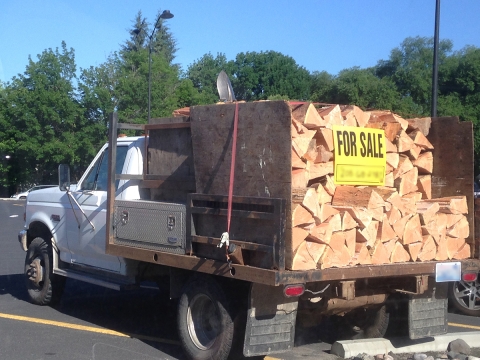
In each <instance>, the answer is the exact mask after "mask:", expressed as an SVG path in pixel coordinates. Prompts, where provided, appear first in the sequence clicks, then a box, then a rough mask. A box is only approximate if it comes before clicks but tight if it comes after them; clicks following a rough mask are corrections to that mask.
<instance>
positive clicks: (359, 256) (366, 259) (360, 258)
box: [352, 244, 372, 265]
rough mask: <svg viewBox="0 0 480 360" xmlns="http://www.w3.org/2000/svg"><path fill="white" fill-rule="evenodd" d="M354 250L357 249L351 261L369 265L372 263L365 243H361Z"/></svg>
mask: <svg viewBox="0 0 480 360" xmlns="http://www.w3.org/2000/svg"><path fill="white" fill-rule="evenodd" d="M356 250H358V251H356V253H355V256H354V258H353V259H352V262H354V263H355V264H359V265H370V264H371V263H372V258H371V256H370V252H369V251H368V248H367V245H365V244H361V245H360V246H359V247H358V248H357V249H356Z"/></svg>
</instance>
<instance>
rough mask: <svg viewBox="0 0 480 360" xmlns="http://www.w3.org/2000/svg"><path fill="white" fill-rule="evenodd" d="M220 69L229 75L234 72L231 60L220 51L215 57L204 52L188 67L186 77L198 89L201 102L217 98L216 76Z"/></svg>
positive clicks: (211, 102)
mask: <svg viewBox="0 0 480 360" xmlns="http://www.w3.org/2000/svg"><path fill="white" fill-rule="evenodd" d="M222 70H224V71H225V72H226V73H227V75H230V76H231V75H232V74H233V73H234V63H233V61H230V62H229V61H227V58H226V57H225V54H222V53H219V54H217V56H216V57H213V55H212V54H210V53H208V54H205V55H203V56H202V57H201V58H200V59H198V60H197V61H194V62H193V64H191V65H190V66H189V67H188V69H187V72H186V78H187V79H189V80H190V81H191V82H192V84H193V86H194V87H195V88H196V89H197V90H198V92H199V94H200V103H201V104H213V103H216V102H217V101H218V100H219V98H218V91H217V76H218V74H220V72H221V71H222Z"/></svg>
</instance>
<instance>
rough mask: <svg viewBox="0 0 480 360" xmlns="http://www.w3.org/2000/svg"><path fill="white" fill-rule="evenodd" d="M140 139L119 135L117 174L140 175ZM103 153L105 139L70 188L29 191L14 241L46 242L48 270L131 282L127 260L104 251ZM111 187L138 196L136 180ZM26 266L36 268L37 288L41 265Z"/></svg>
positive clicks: (105, 156) (121, 195)
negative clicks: (49, 254)
mask: <svg viewBox="0 0 480 360" xmlns="http://www.w3.org/2000/svg"><path fill="white" fill-rule="evenodd" d="M144 144H145V138H144V137H120V138H119V139H118V141H117V151H116V172H117V173H118V174H131V175H140V174H142V170H143V152H144ZM108 152H109V147H108V144H105V145H104V146H103V147H102V148H101V149H100V151H99V152H98V153H97V155H96V156H95V158H94V159H93V160H92V162H91V163H90V165H89V166H88V168H87V169H86V171H85V173H84V174H83V176H82V177H81V178H80V180H79V181H78V183H77V184H76V185H71V186H70V189H69V191H67V192H65V191H61V190H60V189H59V188H58V187H54V188H48V189H43V190H39V191H35V192H32V193H31V194H29V196H28V198H27V203H26V207H25V208H26V213H25V229H24V230H22V231H21V232H20V234H19V241H20V243H21V246H22V248H23V250H25V251H28V249H29V247H30V245H31V243H32V241H33V240H34V239H36V238H41V239H43V240H44V241H45V242H46V243H47V245H48V246H51V248H52V259H51V260H52V264H51V267H52V268H51V272H52V273H53V275H55V274H61V275H63V276H67V277H68V276H71V277H76V278H79V277H82V276H81V275H80V274H82V273H93V274H96V275H97V276H98V275H101V276H100V278H104V279H108V278H110V279H115V278H123V281H125V279H129V280H128V282H134V277H135V275H136V274H135V271H136V270H135V267H134V266H133V267H132V266H128V265H129V264H130V265H132V261H129V260H127V259H124V258H122V257H118V256H114V255H108V254H106V251H105V222H106V213H107V208H106V207H107V184H108ZM115 187H116V193H115V194H116V199H121V200H135V199H139V198H140V190H139V186H138V180H117V181H116V182H115ZM35 258H36V257H35V256H34V260H35ZM59 260H60V261H59ZM27 266H28V265H27ZM30 268H31V269H32V271H33V270H36V274H37V276H36V277H35V276H32V277H31V279H32V282H33V284H34V285H35V284H37V287H38V288H40V287H39V284H38V283H39V280H38V279H39V278H40V277H45V274H44V275H40V272H43V273H44V272H45V267H43V268H38V267H35V261H34V262H33V265H32V264H31V265H30ZM37 268H38V269H37ZM82 280H84V279H83V278H82ZM91 280H92V278H91V277H90V282H94V281H91ZM98 281H100V280H97V283H99V282H98Z"/></svg>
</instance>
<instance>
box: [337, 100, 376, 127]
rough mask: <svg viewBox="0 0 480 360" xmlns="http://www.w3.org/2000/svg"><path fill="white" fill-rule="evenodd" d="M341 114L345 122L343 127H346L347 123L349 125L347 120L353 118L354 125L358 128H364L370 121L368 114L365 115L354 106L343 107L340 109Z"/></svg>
mask: <svg viewBox="0 0 480 360" xmlns="http://www.w3.org/2000/svg"><path fill="white" fill-rule="evenodd" d="M340 110H341V114H342V116H343V118H344V120H345V125H346V126H347V122H348V123H350V121H349V120H347V118H348V119H350V118H351V117H353V118H354V119H355V122H356V125H354V126H358V127H365V125H366V124H367V123H368V120H369V119H370V114H369V113H365V112H364V111H363V110H362V109H360V108H359V107H358V106H355V105H343V106H341V107H340Z"/></svg>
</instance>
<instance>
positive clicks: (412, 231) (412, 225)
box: [394, 214, 422, 245]
mask: <svg viewBox="0 0 480 360" xmlns="http://www.w3.org/2000/svg"><path fill="white" fill-rule="evenodd" d="M394 226H395V225H394ZM421 239H422V226H421V224H420V217H419V216H418V214H415V215H413V216H412V217H411V218H410V219H408V220H407V222H406V223H405V229H404V232H403V236H402V237H401V238H400V242H401V243H402V244H403V245H407V244H411V243H414V242H417V241H419V240H421Z"/></svg>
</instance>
